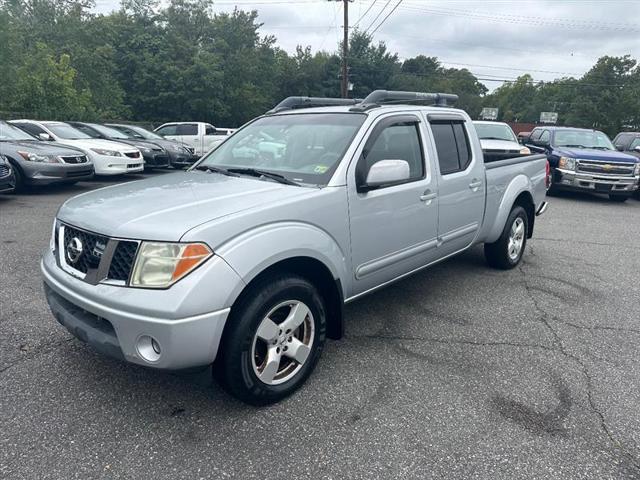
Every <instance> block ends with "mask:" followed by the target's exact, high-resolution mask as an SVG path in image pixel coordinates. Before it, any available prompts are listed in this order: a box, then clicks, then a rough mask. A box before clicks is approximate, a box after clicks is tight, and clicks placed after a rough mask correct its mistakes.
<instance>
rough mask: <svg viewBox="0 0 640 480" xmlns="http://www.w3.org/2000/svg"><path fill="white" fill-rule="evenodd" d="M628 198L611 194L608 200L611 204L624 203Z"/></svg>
mask: <svg viewBox="0 0 640 480" xmlns="http://www.w3.org/2000/svg"><path fill="white" fill-rule="evenodd" d="M628 198H629V195H616V194H613V193H610V194H609V200H611V201H612V202H620V203H622V202H626V201H627V199H628Z"/></svg>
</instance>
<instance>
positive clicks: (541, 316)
mask: <svg viewBox="0 0 640 480" xmlns="http://www.w3.org/2000/svg"><path fill="white" fill-rule="evenodd" d="M577 243H579V242H577ZM525 265H526V263H525V262H524V261H523V262H522V263H521V264H520V266H519V267H518V270H519V271H520V273H521V274H522V277H523V279H524V283H523V284H524V287H525V290H526V292H527V295H528V296H529V298H530V299H531V302H532V303H533V306H534V308H535V309H536V312H537V313H538V320H539V321H540V322H542V324H543V325H545V327H546V328H547V330H548V331H549V332H550V333H551V334H552V335H553V338H554V343H555V344H556V345H557V348H556V349H554V350H555V351H557V352H559V353H560V354H562V355H563V356H564V357H565V358H567V359H570V360H571V361H573V362H574V363H575V364H576V365H578V367H579V369H580V370H581V372H582V375H583V376H584V378H585V381H586V384H587V402H588V404H589V408H590V410H591V411H592V412H593V413H594V414H595V415H596V416H597V417H598V420H599V423H600V428H601V430H602V431H603V432H604V434H605V435H606V436H607V438H608V440H609V443H610V444H611V446H612V447H613V448H614V450H618V451H619V452H620V453H621V454H622V456H623V457H624V458H625V459H626V460H627V461H628V462H629V463H630V464H631V465H632V466H633V468H634V469H636V470H638V471H640V461H639V460H638V459H636V457H635V456H634V455H633V453H631V452H630V451H628V450H627V449H626V448H625V446H624V445H622V443H621V442H619V441H618V440H617V439H616V437H615V436H614V435H613V432H612V431H611V428H610V427H609V425H608V424H607V421H606V419H605V416H604V413H603V412H602V411H601V410H600V409H599V408H598V406H597V405H596V402H595V399H594V398H593V378H592V376H591V374H590V373H589V369H588V368H587V366H586V365H585V363H584V362H583V361H582V359H580V358H579V357H578V356H577V355H574V354H573V353H570V352H568V351H567V349H566V347H565V345H564V343H563V341H562V338H561V337H560V334H559V333H558V331H557V330H556V329H555V328H553V326H552V325H551V322H550V319H552V320H556V321H557V322H559V323H562V324H568V322H564V321H563V320H562V319H560V318H558V317H556V316H554V315H550V314H549V313H547V312H546V311H545V309H544V308H542V307H541V306H540V304H539V303H538V299H537V296H536V295H535V293H534V292H535V291H536V288H535V287H534V286H532V285H531V284H530V282H529V278H528V276H527V272H526V271H525Z"/></svg>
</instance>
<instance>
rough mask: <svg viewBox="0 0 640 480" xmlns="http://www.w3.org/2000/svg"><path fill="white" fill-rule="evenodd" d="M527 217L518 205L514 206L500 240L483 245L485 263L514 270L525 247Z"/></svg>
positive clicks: (527, 229) (527, 226) (527, 228)
mask: <svg viewBox="0 0 640 480" xmlns="http://www.w3.org/2000/svg"><path fill="white" fill-rule="evenodd" d="M528 231H529V217H527V212H525V210H524V208H522V207H521V206H520V205H516V206H514V207H513V209H512V210H511V213H509V216H508V217H507V222H506V224H505V226H504V229H503V230H502V234H501V235H500V238H498V240H496V241H495V242H493V243H485V244H484V256H485V258H486V259H487V263H488V264H489V265H490V266H492V267H494V268H500V269H503V270H508V269H510V268H514V267H515V266H516V265H518V263H520V260H522V255H523V254H524V250H525V247H526V246H527V233H528Z"/></svg>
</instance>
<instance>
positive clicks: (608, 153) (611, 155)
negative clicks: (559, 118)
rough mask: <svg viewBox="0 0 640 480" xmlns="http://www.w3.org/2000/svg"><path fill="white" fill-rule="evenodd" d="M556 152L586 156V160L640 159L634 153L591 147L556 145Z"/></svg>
mask: <svg viewBox="0 0 640 480" xmlns="http://www.w3.org/2000/svg"><path fill="white" fill-rule="evenodd" d="M554 153H555V154H557V155H562V156H563V157H571V158H584V159H585V160H602V161H603V162H621V163H637V162H638V159H637V158H636V157H634V156H633V155H627V154H626V153H621V152H618V151H617V150H596V149H591V148H584V149H583V148H566V147H556V148H555V149H554Z"/></svg>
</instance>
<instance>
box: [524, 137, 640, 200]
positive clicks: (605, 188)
mask: <svg viewBox="0 0 640 480" xmlns="http://www.w3.org/2000/svg"><path fill="white" fill-rule="evenodd" d="M526 143H527V144H530V145H532V146H534V147H538V148H542V149H544V151H545V152H546V154H547V158H548V159H549V166H550V167H551V186H550V187H549V192H553V191H554V190H559V189H571V190H583V191H588V192H597V193H607V194H609V198H610V199H611V200H614V201H619V202H624V201H626V200H627V198H629V197H630V196H631V195H632V194H633V192H634V191H635V190H637V188H638V179H639V178H640V159H638V158H636V157H634V156H632V155H627V154H626V153H621V152H618V151H617V150H616V149H615V147H614V146H613V144H612V143H611V140H609V137H607V136H606V135H605V134H604V133H602V132H600V131H598V130H589V129H584V128H570V127H551V126H548V127H536V128H534V129H533V130H532V131H531V134H530V135H529V139H528V141H527V142H526Z"/></svg>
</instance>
